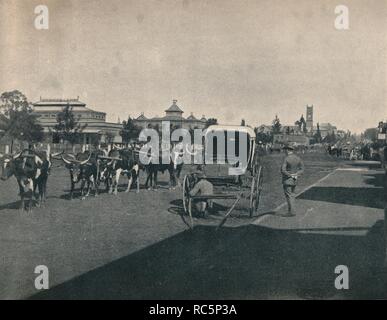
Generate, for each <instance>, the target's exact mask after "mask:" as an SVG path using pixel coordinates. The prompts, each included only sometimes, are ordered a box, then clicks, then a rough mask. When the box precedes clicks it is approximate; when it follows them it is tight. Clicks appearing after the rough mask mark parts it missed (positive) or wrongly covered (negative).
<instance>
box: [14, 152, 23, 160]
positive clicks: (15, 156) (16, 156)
mask: <svg viewBox="0 0 387 320" xmlns="http://www.w3.org/2000/svg"><path fill="white" fill-rule="evenodd" d="M22 153H23V151H20V152H19V153H16V154H15V155H13V156H12V159H17V158H19V157H20V156H21V154H22Z"/></svg>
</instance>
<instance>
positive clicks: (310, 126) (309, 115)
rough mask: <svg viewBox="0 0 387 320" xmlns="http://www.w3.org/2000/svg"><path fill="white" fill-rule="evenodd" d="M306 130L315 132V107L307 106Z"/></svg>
mask: <svg viewBox="0 0 387 320" xmlns="http://www.w3.org/2000/svg"><path fill="white" fill-rule="evenodd" d="M306 129H307V130H308V132H313V105H311V106H309V105H307V106H306Z"/></svg>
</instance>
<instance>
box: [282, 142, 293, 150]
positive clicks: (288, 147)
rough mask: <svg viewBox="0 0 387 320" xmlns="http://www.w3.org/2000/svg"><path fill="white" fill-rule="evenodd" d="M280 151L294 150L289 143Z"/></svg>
mask: <svg viewBox="0 0 387 320" xmlns="http://www.w3.org/2000/svg"><path fill="white" fill-rule="evenodd" d="M282 149H284V150H294V148H293V147H292V146H291V145H290V144H289V143H285V144H284V146H283V147H282Z"/></svg>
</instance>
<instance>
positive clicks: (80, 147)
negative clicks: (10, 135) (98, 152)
mask: <svg viewBox="0 0 387 320" xmlns="http://www.w3.org/2000/svg"><path fill="white" fill-rule="evenodd" d="M34 146H35V150H39V151H47V150H48V151H50V152H51V153H56V152H62V151H64V152H65V153H73V154H77V153H78V152H82V151H84V150H90V151H93V150H95V149H96V148H97V146H93V145H90V144H74V145H71V144H68V143H37V144H35V145H34ZM11 149H12V150H11ZM25 149H28V143H25V142H17V143H14V144H13V146H12V147H11V144H0V154H9V153H16V152H18V151H21V150H25Z"/></svg>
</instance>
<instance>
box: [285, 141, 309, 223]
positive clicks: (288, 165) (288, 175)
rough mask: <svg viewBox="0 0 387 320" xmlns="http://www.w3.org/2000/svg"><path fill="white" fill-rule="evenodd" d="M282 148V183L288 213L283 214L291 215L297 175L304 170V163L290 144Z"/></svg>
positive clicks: (292, 214)
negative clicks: (283, 157) (283, 154)
mask: <svg viewBox="0 0 387 320" xmlns="http://www.w3.org/2000/svg"><path fill="white" fill-rule="evenodd" d="M283 149H284V150H285V153H286V157H285V159H284V162H283V164H282V166H281V173H282V184H283V188H284V193H285V198H286V202H287V203H288V213H287V214H285V215H284V216H286V217H292V216H294V215H295V214H294V201H295V189H296V186H297V179H298V176H299V175H300V174H302V173H303V172H304V163H303V162H302V160H301V159H300V158H299V157H298V156H296V155H295V154H294V153H293V151H294V148H293V147H292V146H290V145H287V144H285V146H284V147H283Z"/></svg>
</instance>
